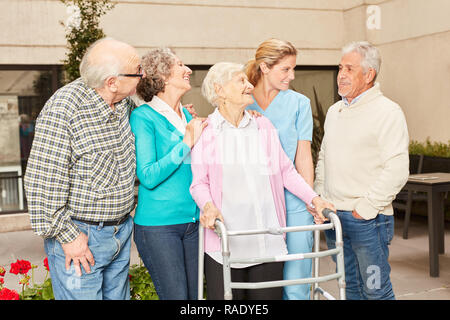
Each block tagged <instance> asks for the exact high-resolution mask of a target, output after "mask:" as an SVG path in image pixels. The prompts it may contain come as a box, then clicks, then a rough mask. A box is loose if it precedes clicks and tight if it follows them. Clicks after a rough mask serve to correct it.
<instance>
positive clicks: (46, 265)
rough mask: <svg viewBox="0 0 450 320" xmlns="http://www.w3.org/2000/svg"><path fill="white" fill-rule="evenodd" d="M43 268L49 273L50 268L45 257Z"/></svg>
mask: <svg viewBox="0 0 450 320" xmlns="http://www.w3.org/2000/svg"><path fill="white" fill-rule="evenodd" d="M44 267H45V269H47V271H50V268H49V266H48V258H47V257H45V259H44Z"/></svg>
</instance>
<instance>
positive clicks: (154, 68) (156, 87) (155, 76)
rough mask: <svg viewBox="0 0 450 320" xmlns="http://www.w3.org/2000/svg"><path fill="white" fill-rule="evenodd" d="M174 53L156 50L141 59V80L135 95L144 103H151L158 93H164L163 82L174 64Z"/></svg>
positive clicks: (168, 50)
mask: <svg viewBox="0 0 450 320" xmlns="http://www.w3.org/2000/svg"><path fill="white" fill-rule="evenodd" d="M175 57H176V56H175V53H174V52H173V51H172V50H171V49H169V48H157V49H153V50H151V51H149V52H148V53H147V54H146V55H144V56H143V57H142V61H141V65H142V70H144V71H145V74H146V77H145V78H142V79H141V80H140V81H139V83H138V85H137V88H136V93H137V95H138V96H139V97H140V98H141V99H143V100H144V101H151V100H152V98H153V97H154V96H156V95H157V94H158V93H159V92H164V88H165V81H166V80H167V78H168V77H169V76H170V74H171V70H172V67H173V65H174V64H175Z"/></svg>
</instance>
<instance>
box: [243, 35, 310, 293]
mask: <svg viewBox="0 0 450 320" xmlns="http://www.w3.org/2000/svg"><path fill="white" fill-rule="evenodd" d="M296 60H297V50H296V49H295V47H294V46H293V45H292V44H291V43H290V42H287V41H283V40H278V39H269V40H266V41H264V42H263V43H261V44H260V45H259V47H258V49H257V50H256V54H255V59H252V60H250V61H249V62H248V63H247V64H246V70H245V71H246V74H247V77H248V79H249V81H250V82H251V84H252V85H253V86H254V87H255V89H254V90H253V99H254V103H253V104H251V105H250V106H248V107H247V109H250V110H256V111H258V112H260V113H261V114H263V115H264V116H266V117H267V118H269V119H270V120H271V121H272V124H273V125H274V126H275V128H276V129H277V130H278V134H279V137H280V141H281V144H282V146H283V149H284V151H285V152H286V154H287V155H288V157H289V158H290V159H291V160H292V162H293V163H294V165H295V167H296V169H297V171H298V172H299V173H300V174H301V176H302V177H303V178H304V179H305V181H306V182H307V183H308V184H309V185H310V186H311V187H312V186H313V181H314V167H313V161H312V156H311V141H312V130H313V119H312V113H311V105H310V101H309V99H308V98H307V97H305V96H304V95H302V94H300V93H298V92H295V91H293V90H290V89H289V83H290V82H291V81H292V80H294V68H295V66H296ZM285 198H286V214H287V217H286V218H287V226H302V225H312V224H314V218H313V216H312V215H311V214H310V213H309V212H308V211H307V208H306V204H305V203H304V202H303V201H302V200H300V199H299V198H297V197H295V196H294V195H293V194H291V193H290V192H289V191H287V190H285ZM312 246H313V234H312V231H308V232H289V233H287V247H288V251H289V253H305V252H311V251H312ZM311 269H312V261H311V259H305V260H295V261H287V262H285V264H284V272H283V274H284V279H297V278H309V277H311V271H312V270H311ZM310 287H311V286H310V285H309V284H305V285H295V286H286V287H284V291H283V299H285V300H308V299H310Z"/></svg>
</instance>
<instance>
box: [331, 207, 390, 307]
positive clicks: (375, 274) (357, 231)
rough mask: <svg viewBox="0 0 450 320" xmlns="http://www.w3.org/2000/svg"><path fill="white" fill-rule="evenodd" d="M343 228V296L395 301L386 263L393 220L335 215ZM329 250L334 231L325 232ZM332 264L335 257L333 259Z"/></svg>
mask: <svg viewBox="0 0 450 320" xmlns="http://www.w3.org/2000/svg"><path fill="white" fill-rule="evenodd" d="M337 215H338V217H339V219H340V221H341V224H342V231H343V240H344V264H345V282H346V296H347V299H348V300H394V299H395V296H394V292H393V290H392V284H391V280H390V276H389V275H390V272H391V267H390V265H389V262H388V257H389V248H388V245H389V244H390V242H391V240H392V238H393V236H394V217H393V216H386V215H384V214H379V215H378V216H377V217H376V218H374V219H371V220H360V219H356V218H354V217H353V216H352V213H351V211H337ZM325 235H326V239H327V245H328V248H330V249H331V248H335V247H336V246H335V243H336V237H335V233H334V230H326V231H325ZM333 260H334V261H335V262H336V260H335V256H333Z"/></svg>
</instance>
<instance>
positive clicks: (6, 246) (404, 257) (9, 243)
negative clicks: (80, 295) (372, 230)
mask: <svg viewBox="0 0 450 320" xmlns="http://www.w3.org/2000/svg"><path fill="white" fill-rule="evenodd" d="M412 220H413V221H411V225H410V231H409V239H407V240H404V239H403V238H402V227H403V220H402V219H401V218H396V221H395V236H394V239H393V241H392V244H391V247H390V263H391V267H392V273H391V279H392V283H393V287H394V292H395V294H396V297H397V299H399V300H450V226H449V225H447V226H446V231H445V254H443V255H440V257H439V265H440V277H438V278H432V277H430V276H429V267H428V232H427V224H426V220H424V219H423V218H421V217H417V218H416V217H413V219H412ZM322 238H323V237H322ZM0 244H1V245H0V266H4V267H5V269H6V270H7V273H6V276H5V284H6V286H7V287H8V288H10V289H15V290H20V288H21V287H20V285H19V284H18V280H19V277H18V276H16V275H13V274H10V273H9V264H10V263H11V262H15V261H16V260H17V259H26V260H29V261H30V262H31V263H33V264H36V265H38V266H39V267H38V269H37V270H36V272H35V280H36V281H37V282H42V281H43V279H44V277H45V274H46V271H45V269H44V267H43V263H42V261H43V260H44V258H45V252H44V249H43V241H42V240H41V238H40V237H38V236H35V235H34V234H33V232H32V231H18V232H7V233H0ZM321 246H322V247H323V248H325V246H326V245H325V243H324V241H323V239H322V243H321ZM138 262H139V257H138V254H137V251H136V247H135V245H134V243H133V247H132V256H131V263H132V264H134V263H138ZM334 268H335V265H334V263H333V262H332V261H331V258H329V257H327V258H323V259H321V268H320V270H321V275H322V274H327V273H331V272H333V270H334ZM321 287H323V288H324V289H325V290H327V291H329V292H330V293H331V294H333V295H334V296H337V292H338V290H337V281H331V282H327V283H323V284H321Z"/></svg>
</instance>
